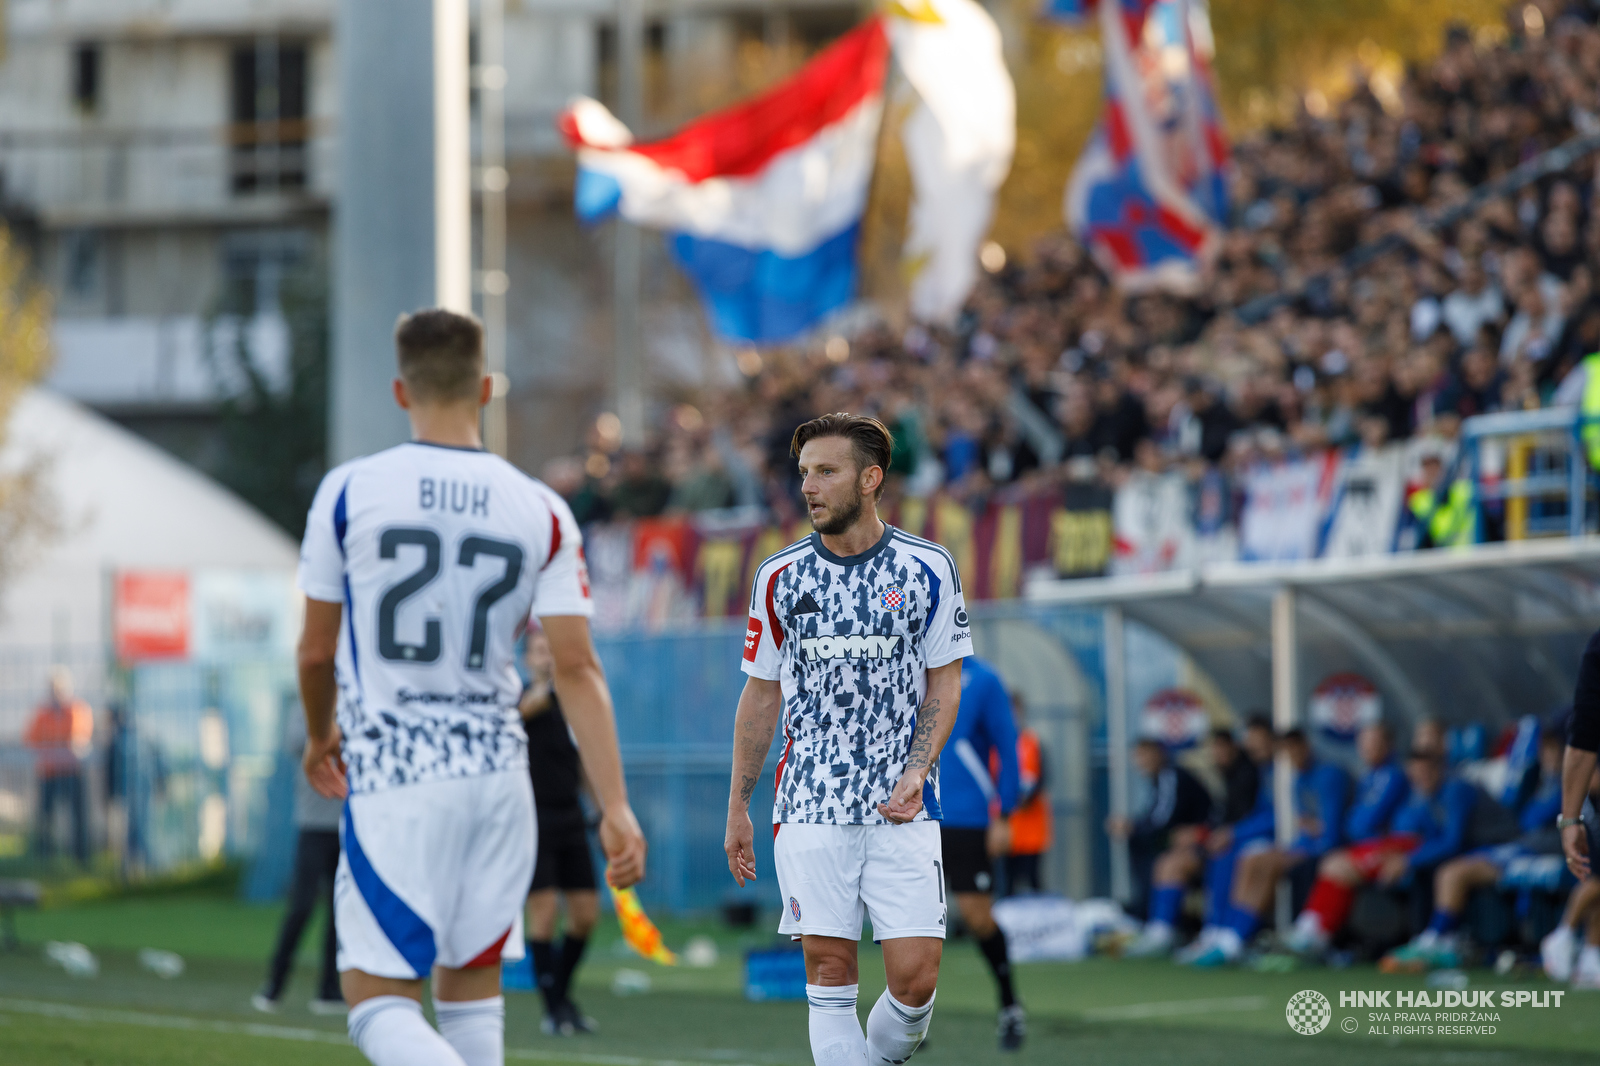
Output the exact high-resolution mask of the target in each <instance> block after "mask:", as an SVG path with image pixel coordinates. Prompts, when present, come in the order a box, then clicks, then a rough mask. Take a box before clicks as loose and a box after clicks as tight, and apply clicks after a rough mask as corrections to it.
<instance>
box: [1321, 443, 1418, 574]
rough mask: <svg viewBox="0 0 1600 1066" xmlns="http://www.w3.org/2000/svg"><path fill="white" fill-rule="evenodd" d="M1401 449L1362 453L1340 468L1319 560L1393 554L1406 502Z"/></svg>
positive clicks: (1372, 450)
mask: <svg viewBox="0 0 1600 1066" xmlns="http://www.w3.org/2000/svg"><path fill="white" fill-rule="evenodd" d="M1405 483H1406V476H1405V446H1404V445H1401V444H1391V445H1389V446H1387V447H1385V448H1379V449H1371V448H1363V449H1362V450H1361V451H1359V452H1357V453H1356V454H1355V456H1354V457H1353V458H1351V459H1350V460H1349V461H1348V462H1346V463H1345V464H1344V468H1343V471H1342V475H1341V477H1340V478H1339V481H1338V490H1337V491H1336V493H1335V496H1334V501H1333V519H1332V522H1331V523H1330V524H1329V528H1328V543H1327V547H1326V548H1325V549H1324V550H1323V553H1322V554H1323V555H1324V556H1326V557H1327V558H1330V559H1349V558H1353V557H1355V556H1360V555H1382V554H1384V553H1385V552H1390V551H1393V550H1394V544H1395V537H1396V535H1397V534H1398V532H1399V525H1400V509H1401V506H1402V505H1403V504H1404V502H1405Z"/></svg>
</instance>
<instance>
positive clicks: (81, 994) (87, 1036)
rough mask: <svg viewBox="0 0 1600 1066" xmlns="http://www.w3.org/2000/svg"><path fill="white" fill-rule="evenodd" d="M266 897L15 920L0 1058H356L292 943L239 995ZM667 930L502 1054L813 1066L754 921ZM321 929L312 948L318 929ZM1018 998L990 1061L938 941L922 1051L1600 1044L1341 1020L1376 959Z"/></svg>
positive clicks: (1065, 979) (1400, 1060) (1599, 1006)
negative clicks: (63, 966)
mask: <svg viewBox="0 0 1600 1066" xmlns="http://www.w3.org/2000/svg"><path fill="white" fill-rule="evenodd" d="M277 918H278V911H277V909H276V908H271V907H251V906H245V905H243V904H239V903H235V902H233V901H231V900H227V899H222V898H217V897H214V896H204V895H200V896H188V897H185V896H174V897H157V898H142V899H129V900H123V901H113V902H100V903H93V904H81V905H76V906H70V907H62V908H58V909H53V910H47V911H43V912H40V913H36V914H24V915H22V916H21V917H20V920H19V923H18V924H19V927H20V930H21V933H22V936H23V939H24V941H25V943H24V946H23V948H22V949H21V950H20V951H15V952H11V953H6V954H0V1063H4V1064H5V1066H69V1064H70V1066H123V1064H126V1066H145V1064H150V1066H156V1064H170V1066H191V1064H193V1066H201V1064H213V1063H215V1064H218V1066H223V1064H226V1066H257V1064H262V1066H265V1064H269V1063H271V1064H277V1063H290V1062H292V1063H305V1064H310V1066H321V1064H324V1063H326V1064H329V1066H337V1064H347V1066H358V1064H360V1063H362V1062H363V1061H364V1060H363V1059H362V1058H361V1056H360V1055H359V1054H358V1053H357V1052H356V1051H355V1050H354V1049H353V1048H351V1047H350V1046H349V1045H348V1044H347V1043H346V1041H345V1039H344V1027H343V1020H342V1019H338V1018H318V1017H314V1016H312V1015H311V1014H310V1013H309V1012H307V1011H306V1009H305V1001H306V999H307V998H308V997H309V995H310V993H311V990H312V987H313V975H312V972H311V970H310V968H309V965H308V962H309V959H308V958H306V957H304V956H303V957H302V965H301V968H300V969H299V970H298V971H297V972H296V974H295V977H294V979H293V981H292V983H291V986H290V989H289V992H288V995H287V996H286V1002H285V1008H284V1010H283V1012H282V1013H280V1014H278V1015H275V1016H267V1015H262V1014H258V1013H256V1012H255V1011H252V1010H251V1009H250V1007H249V1005H248V1000H249V996H250V994H251V992H253V991H254V990H255V988H256V986H257V985H258V983H259V981H260V978H261V971H262V966H263V960H264V959H265V956H266V953H267V951H268V949H269V947H270V945H271V942H272V938H273V934H274V930H275V928H276V922H277ZM663 931H664V932H665V933H666V936H667V940H668V943H669V944H675V945H681V944H682V943H683V942H684V941H685V940H686V939H687V938H688V937H689V936H691V935H693V934H695V933H702V932H703V933H708V934H710V935H712V936H713V937H714V938H715V939H716V940H717V941H718V943H719V947H720V948H721V961H719V962H718V964H717V965H716V966H713V967H710V968H707V969H689V968H685V967H678V968H664V967H658V966H655V965H654V964H651V963H647V962H644V961H643V960H641V959H638V958H636V957H630V955H629V953H628V952H627V949H626V948H624V947H622V946H621V945H620V944H619V943H618V941H617V936H616V931H615V927H614V925H612V926H610V927H608V928H606V927H603V928H602V930H601V932H600V934H599V935H597V937H596V943H595V946H594V948H593V950H592V951H591V953H590V958H589V960H588V962H587V964H586V965H585V968H584V970H583V971H582V972H581V974H580V977H579V988H578V991H577V995H578V998H579V999H580V1001H581V1002H582V1003H583V1006H584V1008H585V1010H586V1011H587V1012H588V1013H590V1014H592V1015H593V1016H594V1017H595V1018H596V1019H597V1020H598V1021H599V1022H600V1027H601V1032H600V1034H599V1035H597V1036H595V1037H592V1038H581V1039H567V1040H561V1039H555V1038H550V1037H546V1036H543V1035H541V1034H540V1033H539V1027H538V1023H539V1010H538V1000H537V997H536V996H534V995H533V994H530V993H511V994H508V996H507V1025H506V1045H507V1049H508V1055H507V1058H508V1061H510V1062H534V1063H550V1064H556V1066H579V1064H584V1066H602V1064H610V1066H667V1064H675V1066H712V1064H716V1066H726V1064H730V1063H735V1064H736V1063H747V1064H752V1066H769V1064H770V1066H806V1064H809V1063H810V1061H811V1057H810V1054H809V1051H808V1048H807V1045H806V1010H805V1005H804V1004H801V1003H766V1004H753V1003H746V1002H745V1001H744V1000H743V999H742V998H741V996H740V952H741V951H742V949H743V948H744V947H748V946H765V945H766V944H768V943H770V942H771V939H772V938H771V937H770V936H769V935H768V934H766V933H765V932H761V933H754V934H747V935H744V936H742V937H741V936H740V935H738V934H734V933H729V932H727V931H721V930H718V929H717V928H715V927H714V926H712V925H709V924H707V925H705V926H699V925H694V924H689V923H667V924H666V925H665V926H664V929H663ZM314 934H315V929H313V930H311V931H310V933H309V934H308V936H307V939H306V943H305V947H306V949H307V951H309V950H310V946H311V944H313V943H315V936H314ZM50 939H58V940H77V941H81V942H83V943H86V944H88V945H90V946H91V947H92V948H94V949H95V950H96V952H97V953H98V954H99V957H100V962H101V970H100V974H99V976H97V977H94V978H76V977H70V976H68V975H67V974H66V973H64V972H63V971H62V970H60V969H58V968H56V967H53V966H51V965H49V964H48V963H46V962H45V961H44V960H43V953H42V950H41V946H42V944H43V943H44V941H46V940H50ZM141 947H158V948H165V949H168V950H172V951H177V952H178V953H179V954H181V955H183V956H184V958H185V960H186V961H187V964H188V968H187V970H186V971H185V973H184V974H183V975H182V976H181V977H178V978H176V979H173V980H162V979H160V978H157V977H155V976H153V975H151V974H148V973H146V972H144V971H143V970H141V969H139V967H138V964H137V960H136V953H137V951H138V949H139V948H141ZM623 967H626V968H630V969H636V970H641V971H644V972H646V973H648V974H649V975H650V978H651V982H652V986H651V990H650V991H649V992H648V993H645V994H643V995H635V996H627V997H618V996H615V995H613V994H612V992H611V991H610V987H611V978H612V975H613V974H614V973H615V972H616V970H618V969H619V968H623ZM861 970H862V982H861V984H862V994H861V1002H862V1013H863V1015H865V1012H866V1010H867V1009H868V1008H869V1007H870V1005H871V1003H872V1002H873V1000H874V999H875V998H876V997H877V995H878V993H879V992H880V991H881V989H882V987H883V977H882V965H881V959H880V956H879V955H878V954H877V952H876V951H875V950H873V949H872V948H871V946H870V945H863V950H862V966H861ZM1017 979H1018V985H1019V991H1020V993H1021V994H1022V996H1023V998H1024V1000H1025V1002H1026V1003H1027V1006H1028V1010H1029V1024H1030V1033H1029V1042H1028V1047H1027V1048H1026V1049H1025V1050H1024V1051H1023V1052H1022V1053H1021V1054H1019V1055H1014V1056H1002V1055H1001V1054H1000V1053H999V1052H997V1051H996V1050H995V1044H994V1004H993V993H992V991H991V988H990V985H989V982H988V978H987V976H986V973H985V971H984V969H983V965H982V962H981V960H980V959H979V957H978V955H977V952H976V951H975V950H974V949H973V947H972V945H971V944H970V943H967V942H964V941H953V942H952V943H951V944H950V945H949V946H948V948H947V951H946V955H945V964H944V968H943V973H942V975H941V980H940V985H939V1000H938V1006H937V1009H936V1011H935V1014H934V1022H933V1028H932V1030H931V1033H930V1038H929V1043H928V1045H927V1046H926V1047H925V1048H924V1049H923V1050H921V1051H919V1052H918V1054H917V1056H916V1059H915V1061H916V1063H918V1064H919V1066H957V1064H963V1066H964V1064H972V1063H990V1062H997V1061H1006V1062H1015V1063H1018V1064H1019V1066H1020V1064H1035V1063H1037V1064H1045V1063H1050V1064H1060V1063H1074V1064H1076V1063H1084V1064H1094V1066H1120V1064H1124V1063H1126V1064H1129V1066H1132V1064H1138V1066H1146V1064H1149V1063H1153V1062H1181V1063H1184V1064H1186V1066H1208V1064H1216V1066H1253V1064H1256V1063H1264V1064H1265V1063H1270V1064H1273V1066H1280V1064H1281V1066H1321V1064H1324V1063H1327V1064H1333V1063H1341V1064H1342V1063H1352V1064H1360V1066H1413V1064H1415V1066H1424V1064H1439V1066H1446V1064H1448V1066H1474V1064H1478V1063H1482V1064H1485V1066H1488V1064H1491V1063H1493V1064H1499V1063H1538V1064H1541V1066H1542V1064H1550V1066H1560V1064H1565V1063H1578V1062H1593V1061H1595V1058H1594V1053H1595V1049H1596V1048H1597V1046H1600V993H1587V994H1586V993H1569V994H1568V995H1567V996H1566V998H1565V1000H1564V1001H1563V1005H1562V1006H1561V1008H1559V1009H1543V1010H1539V1009H1532V1008H1528V1007H1523V1008H1518V1009H1506V1010H1501V1011H1499V1014H1500V1019H1501V1020H1500V1022H1499V1024H1498V1026H1497V1028H1498V1030H1499V1031H1498V1032H1497V1033H1496V1034H1494V1035H1493V1036H1476V1037H1437V1036H1431V1037H1430V1036H1416V1037H1398V1038H1396V1037H1384V1036H1372V1035H1368V1034H1367V1033H1366V1032H1365V1031H1364V1030H1365V1026H1366V1024H1367V1023H1366V1020H1365V1018H1364V1017H1363V1018H1362V1019H1361V1021H1362V1027H1363V1032H1361V1033H1358V1034H1356V1035H1353V1036H1352V1035H1346V1034H1344V1033H1342V1032H1341V1031H1340V1025H1339V1023H1340V1022H1341V1021H1342V1020H1343V1019H1344V1018H1345V1017H1347V1016H1355V1015H1363V1016H1364V1015H1365V1013H1366V1012H1364V1011H1360V1012H1358V1011H1354V1010H1349V1009H1340V1008H1339V1007H1338V993H1339V992H1340V991H1356V990H1380V989H1385V988H1389V989H1401V988H1421V987H1422V982H1421V980H1420V979H1416V978H1409V979H1408V978H1391V977H1384V976H1382V975H1379V974H1377V973H1376V972H1374V971H1373V970H1371V969H1370V968H1356V969H1350V970H1341V971H1332V970H1309V971H1301V972H1299V973H1290V974H1257V973H1250V972H1239V971H1222V972H1208V973H1201V972H1195V971H1190V970H1182V969H1179V968H1177V967H1174V966H1171V965H1169V964H1166V963H1160V962H1149V963H1145V962H1139V963H1135V962H1125V961H1117V960H1109V959H1095V960H1090V961H1088V962H1084V963H1080V964H1076V965H1056V964H1049V965H1045V964H1037V965H1024V966H1019V967H1018V968H1017ZM1471 987H1473V988H1485V987H1494V988H1501V987H1504V988H1514V989H1528V990H1540V991H1542V990H1544V989H1547V988H1549V987H1550V986H1549V985H1548V984H1546V983H1545V982H1544V981H1543V979H1541V978H1537V977H1525V978H1523V979H1521V980H1516V979H1504V980H1502V979H1497V978H1494V977H1493V976H1492V975H1490V974H1488V973H1487V972H1483V971H1474V972H1473V974H1472V985H1471ZM1304 988H1311V989H1316V990H1318V991H1321V992H1323V993H1324V994H1325V995H1327V996H1328V997H1329V998H1330V1000H1331V1001H1332V1002H1333V1004H1334V1014H1333V1022H1334V1024H1333V1025H1331V1026H1330V1027H1329V1028H1328V1030H1327V1031H1325V1032H1323V1033H1320V1034H1318V1035H1316V1036H1309V1037H1307V1036H1300V1035H1298V1034H1296V1033H1294V1032H1292V1031H1291V1030H1290V1029H1289V1027H1288V1025H1287V1023H1286V1021H1285V1019H1284V1008H1285V1005H1286V1003H1287V1002H1288V999H1289V997H1290V996H1291V995H1292V994H1293V993H1295V992H1297V991H1299V990H1301V989H1304Z"/></svg>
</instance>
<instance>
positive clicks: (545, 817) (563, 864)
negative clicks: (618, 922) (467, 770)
mask: <svg viewBox="0 0 1600 1066" xmlns="http://www.w3.org/2000/svg"><path fill="white" fill-rule="evenodd" d="M522 725H523V728H524V729H526V730H527V733H528V772H529V773H530V774H531V775H532V777H533V805H534V809H535V811H536V812H537V814H538V819H539V845H538V846H539V850H538V855H537V858H536V859H535V861H534V867H533V884H532V885H530V886H529V888H528V891H529V892H539V891H544V890H552V889H553V890H557V891H561V892H581V891H585V890H587V891H591V892H592V891H594V890H595V888H596V881H595V872H594V858H593V856H592V855H591V854H590V851H589V831H588V816H587V814H586V813H585V812H584V809H583V799H582V787H583V764H582V762H581V760H580V759H579V757H578V746H577V744H575V743H574V742H573V740H572V732H571V731H570V730H569V729H568V728H567V720H566V718H565V717H564V716H563V715H562V714H561V703H560V701H559V700H558V699H557V698H556V694H555V691H554V689H552V690H551V692H550V705H549V706H548V707H547V708H546V709H545V710H543V711H541V712H539V713H538V714H536V715H534V716H533V717H532V718H524V719H523V720H522ZM588 946H589V941H588V937H586V936H585V937H575V936H572V935H571V932H570V930H569V932H568V933H567V934H566V935H565V936H563V937H562V938H561V942H560V944H559V946H558V945H557V944H556V943H555V942H554V941H551V940H534V939H532V938H531V937H530V938H529V940H528V955H529V957H530V958H531V959H532V960H533V975H534V980H535V981H537V982H538V984H539V992H540V994H542V995H543V996H544V1003H545V1012H546V1014H547V1015H548V1019H547V1022H548V1023H549V1025H551V1026H552V1027H558V1028H562V1029H564V1030H566V1031H570V1030H571V1029H573V1028H577V1029H579V1030H581V1031H585V1032H587V1031H589V1025H590V1024H591V1023H589V1022H588V1020H587V1019H584V1018H582V1016H581V1014H580V1013H579V1011H578V1009H577V1008H576V1007H575V1006H574V1005H573V1004H572V1001H571V999H570V998H569V997H568V994H567V992H568V989H569V988H570V987H571V986H572V975H573V973H575V972H576V971H577V969H578V963H580V962H581V961H582V960H583V953H584V949H585V948H587V947H588Z"/></svg>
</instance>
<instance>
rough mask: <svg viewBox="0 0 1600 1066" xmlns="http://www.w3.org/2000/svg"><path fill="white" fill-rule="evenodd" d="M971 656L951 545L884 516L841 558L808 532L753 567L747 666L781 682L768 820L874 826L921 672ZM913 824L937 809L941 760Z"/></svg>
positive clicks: (899, 761)
mask: <svg viewBox="0 0 1600 1066" xmlns="http://www.w3.org/2000/svg"><path fill="white" fill-rule="evenodd" d="M971 653H972V631H971V629H970V628H969V627H968V624H967V611H966V605H965V604H964V603H963V602H962V598H961V576H960V574H959V573H957V571H956V564H955V560H954V559H952V558H951V557H950V553H949V552H947V551H945V550H944V549H943V548H941V547H939V546H938V545H937V544H934V543H933V542H932V541H927V540H922V539H921V538H920V537H913V536H911V535H910V534H908V533H904V532H902V531H901V530H898V529H895V528H894V527H893V526H890V525H888V524H887V523H885V525H884V529H883V537H882V539H880V540H879V541H878V543H877V544H875V545H873V546H872V547H871V548H868V549H867V550H866V551H864V552H862V553H861V554H860V555H853V556H850V557H848V558H841V557H839V556H837V555H835V554H833V553H832V552H830V551H829V550H828V549H827V548H825V547H823V544H822V538H821V536H819V535H818V534H816V533H813V534H811V535H810V536H809V537H807V538H806V539H805V540H802V541H798V542H797V543H795V544H792V545H790V546H789V547H787V548H785V549H784V550H783V551H781V552H779V553H778V554H776V555H774V556H772V557H771V558H770V559H768V560H766V561H765V562H764V563H762V564H761V566H760V567H759V568H758V569H757V570H756V579H755V587H754V589H753V590H752V591H751V594H750V626H749V629H748V630H746V632H745V637H744V663H743V664H742V665H743V667H744V672H745V673H747V674H750V675H751V676H752V677H759V678H763V679H765V680H767V681H781V682H782V684H783V731H784V737H785V741H786V742H785V744H784V752H783V758H782V760H781V761H780V762H779V763H778V775H777V784H776V787H777V795H776V799H775V802H774V803H773V808H772V820H773V822H774V823H778V822H813V823H821V824H828V825H882V824H884V822H885V819H884V817H883V816H882V815H881V814H879V813H878V810H877V807H878V804H880V803H885V802H887V801H888V799H889V792H890V790H891V789H893V788H894V785H895V782H896V781H898V780H899V779H900V776H901V774H903V773H904V772H905V767H906V758H907V754H908V752H909V750H910V747H911V737H912V733H913V732H914V730H915V728H916V718H917V708H918V707H920V706H921V705H922V700H923V697H924V695H925V694H926V692H927V687H928V685H927V672H928V670H929V669H930V668H932V667H939V666H944V665H946V664H948V663H952V662H954V661H955V660H957V659H959V658H961V657H963V656H965V655H970V654H971ZM923 805H924V809H923V812H922V813H921V814H919V815H918V816H917V819H918V820H919V821H921V820H924V819H927V818H935V819H937V818H938V817H939V777H938V767H937V766H935V767H934V769H933V772H932V773H930V774H929V775H928V785H927V788H926V789H925V790H924V792H923Z"/></svg>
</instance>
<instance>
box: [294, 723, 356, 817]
mask: <svg viewBox="0 0 1600 1066" xmlns="http://www.w3.org/2000/svg"><path fill="white" fill-rule="evenodd" d="M341 739H342V735H341V734H340V732H339V724H338V723H337V722H335V723H334V726H333V729H332V730H331V731H330V732H329V733H328V735H327V736H326V737H323V738H322V739H320V740H319V739H317V738H316V737H307V738H306V754H305V758H304V760H303V761H302V765H303V766H304V767H305V771H306V780H307V781H309V782H310V783H311V787H312V788H314V789H315V790H316V792H317V795H319V796H325V797H327V798H328V799H344V798H345V797H346V796H348V795H349V794H350V783H349V781H347V780H346V779H345V776H344V757H343V756H342V755H340V754H339V742H340V740H341Z"/></svg>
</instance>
